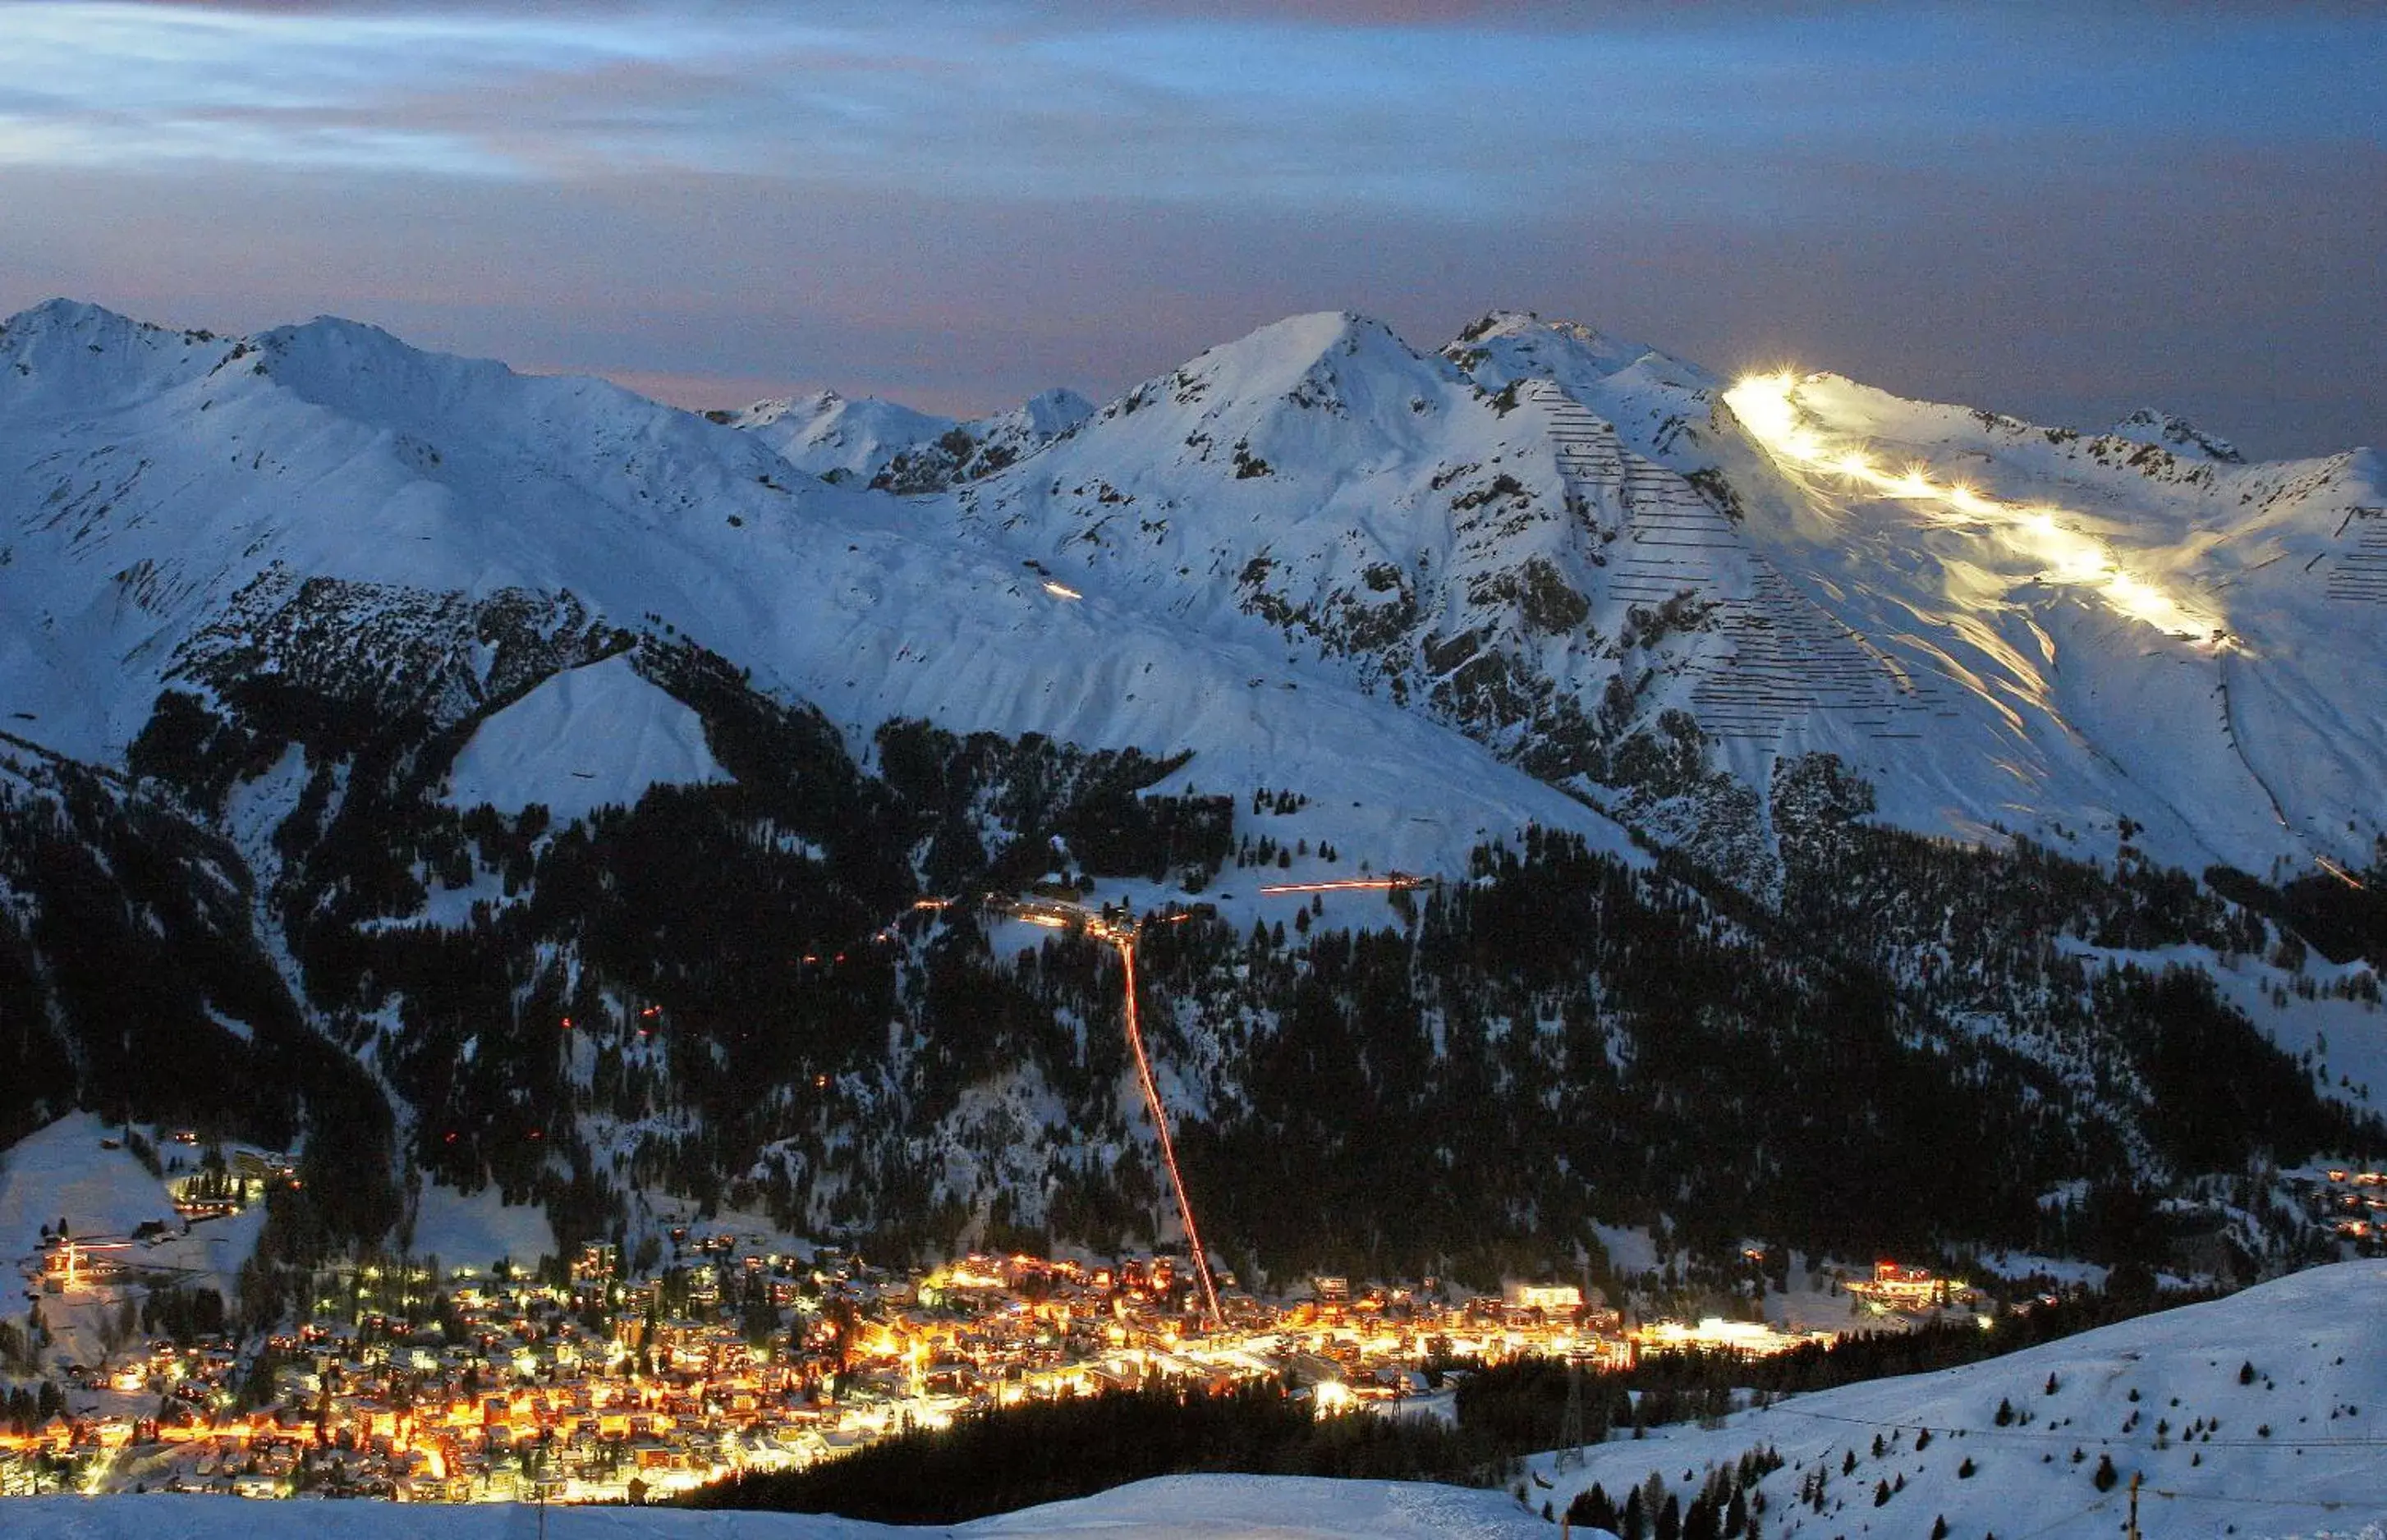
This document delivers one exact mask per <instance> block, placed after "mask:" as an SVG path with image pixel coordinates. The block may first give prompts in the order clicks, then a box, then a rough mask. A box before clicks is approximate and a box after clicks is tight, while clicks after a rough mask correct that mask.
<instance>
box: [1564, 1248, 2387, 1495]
mask: <svg viewBox="0 0 2387 1540" xmlns="http://www.w3.org/2000/svg"><path fill="white" fill-rule="evenodd" d="M2382 1321H2387V1266H2383V1265H2381V1264H2380V1263H2377V1262H2358V1263H2346V1264H2343V1265H2341V1266H2338V1267H2333V1268H2322V1269H2316V1270H2314V1271H2310V1272H2305V1273H2299V1274H2297V1275H2295V1276H2294V1277H2292V1278H2286V1279H2281V1280H2280V1281H2276V1282H2272V1283H2267V1284H2264V1285H2261V1286H2259V1287H2256V1288H2254V1289H2249V1290H2247V1291H2245V1292H2244V1293H2242V1294H2236V1295H2233V1296H2231V1297H2230V1298H2229V1299H2225V1300H2221V1301H2218V1302H2217V1303H2213V1304H2209V1305H2196V1306H2187V1307H2185V1308H2182V1309H2177V1310H2170V1311H2165V1312H2162V1313H2160V1314H2156V1315H2151V1316H2143V1317H2141V1318H2139V1319H2136V1320H2131V1321H2128V1322H2125V1323H2123V1324H2121V1325H2118V1326H2111V1327H2106V1328H2103V1329H2102V1330H2100V1331H2096V1332H2088V1333H2086V1334H2084V1335H2081V1336H2078V1337H2073V1338H2069V1339H2066V1340H2065V1341H2061V1342H2056V1343H2052V1344H2047V1345H2045V1346H2041V1347H2037V1348H2031V1349H2028V1350H2026V1351H2024V1352H2021V1353H2016V1354H2013V1355H2011V1356H2009V1357H2001V1358H1993V1359H1989V1360H1988V1361H1987V1362H1984V1363H1979V1364H1975V1365H1972V1366H1970V1367H1967V1368H1964V1369H1957V1370H1946V1371H1943V1372H1941V1373H1937V1374H1927V1375H1916V1376H1913V1377H1911V1378H1906V1379H1894V1380H1883V1381H1876V1382H1870V1383H1865V1384H1859V1385H1851V1386H1848V1387H1845V1388H1843V1389H1839V1390H1833V1391H1825V1392H1819V1393H1816V1394H1814V1395H1800V1396H1793V1397H1790V1398H1787V1399H1786V1400H1784V1401H1782V1402H1780V1403H1778V1404H1776V1405H1774V1406H1773V1407H1767V1408H1764V1409H1762V1410H1757V1411H1749V1412H1742V1413H1739V1414H1737V1415H1735V1416H1733V1417H1732V1418H1730V1419H1728V1420H1727V1421H1726V1423H1725V1425H1724V1427H1722V1428H1718V1429H1712V1430H1701V1429H1696V1428H1689V1427H1674V1428H1661V1429H1653V1430H1651V1431H1650V1433H1649V1435H1648V1438H1647V1439H1645V1440H1623V1441H1621V1442H1610V1443H1608V1444H1604V1445H1595V1446H1593V1447H1592V1448H1590V1449H1589V1450H1588V1451H1586V1452H1585V1458H1584V1462H1583V1463H1582V1464H1581V1465H1579V1466H1569V1467H1568V1468H1565V1469H1560V1465H1559V1458H1558V1457H1557V1456H1555V1455H1546V1456H1542V1457H1539V1458H1536V1459H1535V1462H1534V1469H1535V1472H1536V1473H1537V1475H1539V1476H1540V1477H1541V1478H1543V1479H1545V1480H1549V1481H1551V1482H1553V1483H1554V1485H1553V1489H1552V1496H1554V1498H1555V1500H1556V1502H1557V1504H1558V1505H1559V1506H1560V1507H1561V1508H1563V1507H1564V1506H1565V1505H1566V1503H1567V1502H1568V1500H1569V1499H1570V1498H1571V1497H1572V1496H1573V1494H1574V1493H1576V1492H1578V1491H1581V1490H1584V1489H1586V1488H1587V1487H1588V1486H1590V1485H1591V1484H1592V1483H1595V1482H1596V1483H1598V1484H1599V1485H1600V1486H1601V1487H1602V1488H1603V1490H1605V1491H1606V1492H1607V1493H1608V1494H1610V1496H1612V1497H1613V1498H1614V1500H1615V1501H1616V1502H1617V1503H1619V1504H1620V1505H1621V1504H1623V1502H1624V1500H1625V1496H1626V1494H1627V1493H1629V1492H1630V1491H1632V1490H1633V1489H1635V1488H1636V1487H1640V1486H1642V1485H1643V1484H1644V1483H1646V1482H1647V1481H1648V1479H1649V1478H1650V1477H1651V1475H1652V1474H1653V1473H1654V1474H1655V1476H1656V1477H1657V1479H1658V1482H1659V1483H1660V1485H1661V1488H1662V1489H1663V1492H1664V1493H1665V1494H1666V1495H1670V1496H1673V1498H1674V1499H1675V1500H1676V1501H1678V1502H1680V1503H1682V1504H1685V1505H1686V1506H1687V1505H1688V1503H1689V1502H1690V1500H1691V1499H1692V1497H1694V1496H1696V1495H1697V1494H1698V1492H1699V1489H1700V1487H1701V1485H1702V1484H1703V1483H1704V1482H1705V1480H1706V1478H1707V1477H1708V1475H1709V1473H1710V1471H1711V1470H1712V1469H1714V1468H1717V1467H1724V1468H1730V1467H1732V1466H1733V1465H1734V1464H1735V1463H1736V1462H1737V1461H1738V1460H1739V1459H1740V1458H1741V1457H1742V1455H1743V1454H1744V1453H1746V1452H1748V1451H1749V1450H1751V1449H1760V1448H1770V1449H1772V1450H1773V1451H1774V1453H1775V1454H1777V1455H1779V1456H1780V1457H1781V1459H1782V1461H1783V1463H1782V1465H1781V1466H1780V1467H1779V1468H1778V1469H1776V1470H1774V1471H1772V1472H1771V1473H1770V1474H1768V1475H1767V1476H1766V1477H1765V1478H1764V1480H1763V1481H1762V1483H1759V1484H1758V1485H1756V1486H1755V1487H1753V1488H1752V1489H1750V1493H1749V1499H1748V1500H1749V1506H1750V1507H1752V1508H1754V1507H1755V1506H1756V1498H1757V1496H1759V1495H1761V1494H1762V1497H1763V1499H1764V1503H1763V1513H1762V1525H1763V1533H1765V1534H1769V1535H1778V1536H1785V1537H1787V1536H1794V1535H1805V1536H1818V1535H1820V1536H1835V1535H1847V1536H1851V1537H1853V1536H1857V1535H1863V1534H1876V1535H1912V1534H1926V1533H1928V1532H1930V1531H1931V1529H1932V1527H1933V1525H1934V1523H1935V1522H1936V1521H1938V1520H1940V1519H1945V1520H1946V1521H1947V1523H1948V1525H1949V1527H1950V1529H1951V1531H1952V1533H1954V1534H1959V1535H1978V1534H1983V1533H1994V1534H2001V1535H2016V1536H2020V1535H2040V1536H2052V1537H2056V1540H2066V1537H2072V1536H2080V1537H2088V1536H2103V1535H2110V1534H2114V1533H2115V1531H2116V1529H2117V1528H2118V1527H2119V1526H2120V1524H2121V1523H2122V1521H2123V1519H2124V1517H2125V1515H2126V1514H2127V1513H2128V1508H2129V1490H2128V1489H2129V1484H2130V1482H2131V1479H2132V1478H2133V1477H2134V1476H2135V1477H2138V1478H2139V1479H2140V1481H2141V1486H2142V1490H2141V1494H2140V1524H2141V1530H2142V1531H2143V1532H2144V1533H2146V1534H2250V1535H2256V1534H2323V1533H2327V1534H2360V1533H2364V1532H2365V1531H2366V1530H2367V1529H2368V1528H2370V1527H2373V1526H2376V1525H2378V1524H2380V1523H2381V1521H2387V1461H2382V1460H2381V1450H2382V1449H2387V1327H2382ZM2101 1472H2103V1473H2102V1474H2101ZM1535 1489H1536V1490H1537V1491H1538V1490H1540V1488H1539V1486H1538V1484H1537V1485H1536V1488H1535ZM1885 1495H1886V1496H1885ZM1661 1504H1662V1499H1661Z"/></svg>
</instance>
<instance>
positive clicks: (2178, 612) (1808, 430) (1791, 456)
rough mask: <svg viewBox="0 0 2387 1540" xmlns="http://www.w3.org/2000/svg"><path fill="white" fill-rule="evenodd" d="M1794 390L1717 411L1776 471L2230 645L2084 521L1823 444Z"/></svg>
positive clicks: (2178, 632) (1749, 392) (2203, 612)
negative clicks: (1921, 520) (1828, 484)
mask: <svg viewBox="0 0 2387 1540" xmlns="http://www.w3.org/2000/svg"><path fill="white" fill-rule="evenodd" d="M1799 386H1800V379H1799V377H1798V376H1797V375H1796V374H1793V373H1790V372H1787V371H1785V372H1780V373H1775V374H1753V375H1750V376H1749V377H1747V378H1745V379H1743V380H1741V381H1740V382H1739V383H1738V384H1737V385H1734V386H1733V387H1732V388H1731V389H1730V390H1728V391H1726V392H1724V404H1725V405H1726V406H1728V407H1730V408H1731V409H1732V412H1733V415H1734V416H1735V417H1737V418H1738V419H1739V420H1740V424H1741V426H1742V427H1744V428H1746V429H1747V430H1748V431H1749V436H1750V437H1752V438H1754V439H1756V440H1757V442H1758V443H1759V444H1760V445H1761V446H1762V447H1763V448H1764V449H1765V452H1766V453H1767V454H1768V455H1770V456H1772V457H1773V459H1774V463H1775V464H1776V465H1777V466H1780V467H1782V468H1784V469H1786V470H1788V471H1791V472H1793V473H1799V474H1800V475H1801V476H1803V477H1815V478H1832V479H1837V480H1838V481H1839V482H1840V483H1841V484H1842V485H1843V486H1848V487H1851V488H1855V489H1858V490H1861V491H1864V492H1869V493H1871V494H1873V495H1874V496H1876V497H1880V498H1888V499H1895V500H1897V501H1901V502H1907V503H1912V504H1913V505H1914V506H1915V507H1916V508H1917V509H1918V510H1919V511H1923V512H1925V513H1926V515H1927V516H1929V517H1930V518H1931V519H1932V521H1933V522H1934V523H1936V524H1940V525H1941V526H1943V527H1947V528H1972V529H1977V530H1986V531H1989V532H1991V533H1994V534H1995V535H1996V536H1998V537H1999V538H2001V539H2002V540H2004V541H2005V542H2006V543H2007V544H2009V545H2011V546H2013V547H2014V549H2018V550H2021V551H2023V552H2026V553H2027V554H2028V555H2029V556H2030V557H2032V558H2033V559H2035V560H2037V561H2039V562H2041V563H2042V572H2041V574H2040V575H2041V576H2042V577H2044V578H2045V579H2046V580H2047V581H2049V582H2052V583H2060V584H2064V585H2065V586H2067V587H2079V588H2086V589H2089V590H2090V591H2091V592H2093V593H2095V594H2096V595H2097V597H2098V598H2099V599H2100V600H2103V602H2104V604H2105V605H2106V607H2107V608H2109V609H2111V610H2113V611H2114V612H2115V613H2116V614H2120V615H2124V616H2127V617H2128V618H2129V619H2131V620H2135V621H2140V622H2141V623H2143V624H2145V625H2152V626H2153V627H2155V628H2156V629H2158V630H2161V631H2165V632H2167V633H2169V634H2170V635H2172V636H2174V637H2180V638H2182V639H2184V640H2190V641H2197V642H2202V643H2205V644H2207V645H2211V646H2214V647H2219V646H2223V645H2226V644H2227V638H2228V630H2227V622H2226V619H2225V617H2224V616H2222V615H2221V614H2220V613H2219V612H2217V611H2216V610H2215V609H2214V608H2213V607H2212V606H2211V605H2210V604H2209V603H2206V602H2205V601H2204V600H2201V599H2200V600H2191V598H2189V597H2188V596H2187V595H2185V594H2184V593H2182V592H2181V591H2179V589H2177V588H2169V587H2164V586H2162V585H2161V584H2160V583H2158V582H2157V581H2155V580H2154V579H2152V578H2149V577H2146V576H2143V575H2141V574H2137V573H2133V572H2130V571H2129V570H2128V569H2127V568H2125V567H2124V566H2123V565H2122V563H2121V562H2120V560H2119V559H2118V558H2116V557H2115V554H2114V550H2113V548H2112V547H2110V546H2108V545H2107V544H2106V543H2105V542H2104V541H2103V540H2102V539H2099V538H2098V537H2097V536H2093V535H2086V534H2083V533H2081V532H2080V530H2078V528H2076V527H2074V525H2075V524H2078V523H2080V522H2083V516H2082V515H2080V514H2078V513H2076V512H2073V511H2069V510H2066V509H2063V508H2057V507H2053V506H2052V505H2048V504H2040V503H2016V502H2008V501H2006V500H2005V499H2002V498H1993V497H1989V496H1988V495H1987V494H1985V493H1982V492H1979V491H1977V490H1975V489H1974V488H1973V487H1970V486H1965V485H1964V483H1962V482H1950V481H1936V480H1934V479H1932V476H1931V474H1930V471H1929V467H1927V466H1925V465H1922V464H1919V463H1910V464H1907V465H1903V466H1900V467H1897V468H1894V469H1893V468H1891V467H1889V466H1886V465H1884V464H1881V463H1880V462H1878V461H1876V460H1875V459H1874V457H1873V456H1872V455H1871V454H1869V453H1868V452H1866V449H1865V448H1864V446H1863V443H1862V442H1861V441H1858V440H1855V439H1840V438H1830V437H1826V436H1825V435H1823V434H1822V433H1819V432H1818V431H1817V430H1816V429H1815V428H1813V427H1812V426H1810V425H1809V423H1808V422H1807V421H1804V420H1802V416H1801V412H1800V405H1799V401H1798V393H1799Z"/></svg>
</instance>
